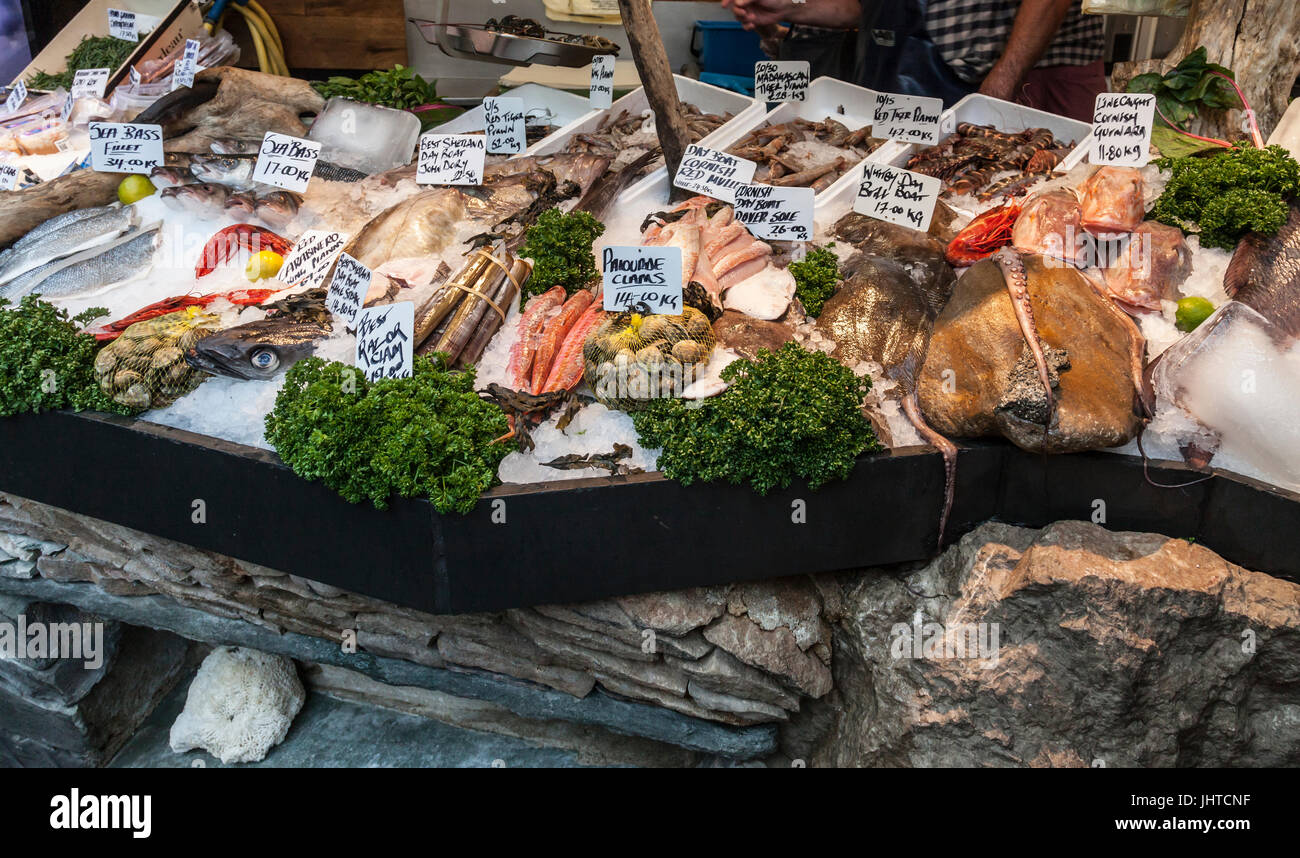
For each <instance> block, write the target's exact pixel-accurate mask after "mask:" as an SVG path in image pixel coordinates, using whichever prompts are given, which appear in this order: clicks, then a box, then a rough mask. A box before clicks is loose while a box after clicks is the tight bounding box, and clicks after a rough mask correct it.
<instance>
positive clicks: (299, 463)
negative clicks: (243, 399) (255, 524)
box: [266, 353, 508, 513]
mask: <svg viewBox="0 0 1300 858" xmlns="http://www.w3.org/2000/svg"><path fill="white" fill-rule="evenodd" d="M506 431H507V424H506V418H505V415H504V414H503V413H502V412H501V409H500V408H499V407H497V406H496V405H494V404H492V403H491V402H487V401H484V400H483V399H480V398H479V397H478V395H477V394H475V393H474V371H473V370H472V369H471V370H466V371H465V372H452V371H450V370H448V368H447V363H446V357H445V356H444V355H442V354H441V353H435V354H434V355H432V356H431V358H430V357H423V356H417V357H416V358H415V369H414V375H412V376H411V377H410V378H391V379H381V380H380V381H376V382H368V381H366V380H365V377H364V376H363V375H362V373H361V372H360V371H359V370H357V369H355V368H354V367H350V366H346V365H345V364H342V363H338V362H337V361H325V360H322V359H320V358H315V357H312V358H307V359H305V360H301V361H299V362H298V363H296V364H294V365H293V367H292V368H290V370H289V372H288V374H287V375H286V377H285V382H284V388H283V389H282V390H281V391H280V393H279V394H278V395H277V396H276V399H275V408H274V409H273V410H272V411H271V413H270V414H268V415H267V416H266V439H267V441H269V442H270V443H271V446H273V447H274V448H275V451H276V452H277V453H279V454H280V458H281V459H283V460H284V462H285V464H287V465H288V466H289V467H290V468H292V469H293V472H294V473H295V474H297V475H298V476H300V477H302V478H304V479H307V480H321V481H322V482H324V483H325V485H327V486H329V487H330V488H332V489H334V490H335V491H337V492H338V493H339V494H341V495H342V496H343V497H344V498H346V499H347V500H348V501H350V502H352V503H357V502H359V501H361V500H364V499H367V498H368V499H369V500H370V501H371V503H373V504H374V505H375V506H376V507H378V508H379V509H385V508H387V506H388V502H389V498H390V497H391V496H393V495H398V496H400V497H428V498H429V500H430V501H432V502H433V506H434V508H435V509H437V510H438V512H441V513H447V512H451V511H453V510H455V511H456V512H461V513H467V512H469V511H470V510H471V509H473V508H474V505H475V503H477V501H478V499H479V496H480V495H481V494H482V493H483V492H484V491H486V490H487V489H488V488H490V487H491V486H492V484H493V483H494V482H495V481H496V473H497V466H498V465H499V464H500V463H501V459H502V458H504V457H505V455H506V453H507V452H508V449H507V446H506V445H505V444H492V443H491V442H492V440H493V439H495V438H498V437H500V436H501V435H504V434H505V433H506Z"/></svg>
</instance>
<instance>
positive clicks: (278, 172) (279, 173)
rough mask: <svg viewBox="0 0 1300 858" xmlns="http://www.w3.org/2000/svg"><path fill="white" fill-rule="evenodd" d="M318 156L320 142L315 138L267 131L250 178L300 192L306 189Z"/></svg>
mask: <svg viewBox="0 0 1300 858" xmlns="http://www.w3.org/2000/svg"><path fill="white" fill-rule="evenodd" d="M319 157H320V144H319V143H317V142H315V141H314V140H305V139H303V138H302V137H290V136H289V135H288V134H277V133H275V132H274V131H268V132H266V136H265V137H263V138H262V148H261V149H260V150H258V153H257V164H256V166H254V168H253V181H254V182H264V183H266V184H268V185H275V186H276V187H277V188H284V189H285V190H286V191H293V192H294V193H298V194H301V193H302V192H303V191H305V190H307V183H308V182H310V181H311V174H312V171H314V170H315V169H316V159H317V158H319Z"/></svg>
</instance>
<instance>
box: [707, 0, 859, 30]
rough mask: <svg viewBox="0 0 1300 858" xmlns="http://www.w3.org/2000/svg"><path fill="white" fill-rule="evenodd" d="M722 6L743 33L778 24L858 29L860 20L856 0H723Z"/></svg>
mask: <svg viewBox="0 0 1300 858" xmlns="http://www.w3.org/2000/svg"><path fill="white" fill-rule="evenodd" d="M722 6H723V8H724V9H730V10H731V13H732V14H733V15H735V16H736V20H738V21H740V23H742V24H744V25H745V29H746V30H753V29H755V28H758V27H771V26H772V25H774V24H777V23H780V22H781V21H789V22H790V23H792V24H808V25H809V26H813V27H836V28H842V29H850V28H852V27H856V26H858V24H859V23H860V19H861V18H862V4H861V3H859V2H858V0H804V2H802V3H797V2H794V0H722Z"/></svg>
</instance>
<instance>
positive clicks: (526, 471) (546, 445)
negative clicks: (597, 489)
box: [497, 402, 659, 483]
mask: <svg viewBox="0 0 1300 858" xmlns="http://www.w3.org/2000/svg"><path fill="white" fill-rule="evenodd" d="M558 420H559V415H551V417H550V418H548V419H547V420H546V422H545V423H543V424H542V425H541V426H539V427H537V428H536V429H534V430H533V442H534V443H535V444H536V445H537V446H536V447H535V448H534V449H533V451H532V452H530V453H511V454H510V455H509V456H506V458H505V459H504V460H502V462H501V467H500V469H499V470H498V472H497V473H498V474H499V475H500V476H501V482H503V483H540V482H547V481H551V480H577V479H583V478H587V477H605V476H609V471H606V470H603V469H600V468H582V469H579V470H572V471H570V470H559V469H556V468H548V467H546V466H544V465H543V464H542V462H549V461H551V460H553V459H556V458H558V457H560V456H566V455H569V454H570V453H577V454H579V455H584V456H585V455H587V454H589V453H610V452H612V451H613V449H614V445H615V444H616V443H617V444H626V445H628V446H629V447H631V448H632V457H631V458H630V459H622V460H620V462H619V464H621V465H627V466H629V467H637V468H641V469H642V470H645V471H653V470H654V469H655V461H656V460H657V459H658V458H659V451H658V450H645V449H643V448H642V447H641V445H640V444H638V443H637V440H636V428H635V427H634V426H633V425H632V418H631V417H629V416H628V415H627V414H624V413H623V412H622V411H614V410H612V409H609V408H606V407H605V406H603V405H601V404H600V403H598V402H593V403H591V404H590V405H587V406H586V407H585V408H583V409H582V410H581V411H579V412H578V415H577V416H576V417H574V418H573V421H572V422H571V423H570V424H569V425H568V427H567V428H565V429H564V431H560V430H559V429H557V428H556V425H555V424H556V422H557V421H558Z"/></svg>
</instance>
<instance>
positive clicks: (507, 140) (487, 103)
mask: <svg viewBox="0 0 1300 858" xmlns="http://www.w3.org/2000/svg"><path fill="white" fill-rule="evenodd" d="M483 120H484V123H485V124H486V127H487V150H488V151H489V152H491V153H493V154H497V153H500V154H505V155H517V154H519V153H520V152H522V151H524V149H526V148H527V147H528V144H527V139H526V136H525V128H524V100H523V99H522V98H485V99H483Z"/></svg>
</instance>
